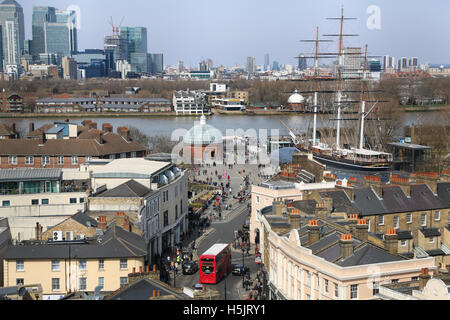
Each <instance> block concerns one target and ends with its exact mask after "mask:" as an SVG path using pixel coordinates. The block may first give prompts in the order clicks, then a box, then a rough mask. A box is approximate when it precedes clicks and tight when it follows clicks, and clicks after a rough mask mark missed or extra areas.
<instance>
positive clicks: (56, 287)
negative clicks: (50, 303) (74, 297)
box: [52, 278, 60, 291]
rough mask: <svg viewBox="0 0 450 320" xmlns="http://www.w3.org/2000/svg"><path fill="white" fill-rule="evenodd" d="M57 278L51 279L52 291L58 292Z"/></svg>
mask: <svg viewBox="0 0 450 320" xmlns="http://www.w3.org/2000/svg"><path fill="white" fill-rule="evenodd" d="M59 289H60V287H59V278H52V290H53V291H59Z"/></svg>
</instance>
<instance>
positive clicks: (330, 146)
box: [281, 7, 393, 171]
mask: <svg viewBox="0 0 450 320" xmlns="http://www.w3.org/2000/svg"><path fill="white" fill-rule="evenodd" d="M341 11H342V12H341V17H340V18H328V19H330V20H339V21H340V32H339V34H330V35H324V36H330V37H332V36H334V37H338V38H339V48H338V52H337V53H321V52H319V43H320V42H332V41H333V40H319V28H317V31H316V38H315V39H314V40H302V41H303V42H314V43H315V54H314V55H313V56H311V57H308V58H313V59H314V89H313V90H311V91H300V92H301V93H303V94H313V95H314V100H313V101H314V102H313V106H312V107H313V110H314V120H313V123H314V124H313V133H312V140H310V139H309V133H307V134H306V135H303V136H302V135H298V134H295V133H294V132H293V131H292V130H291V129H290V128H289V127H288V126H287V125H286V124H285V123H284V122H282V121H281V123H282V124H283V125H284V126H285V127H286V128H287V130H288V131H289V135H290V136H291V139H292V140H293V142H294V144H295V145H296V147H297V148H298V149H300V150H301V151H305V152H308V153H312V155H313V158H314V159H315V160H317V161H319V162H320V163H323V164H325V165H329V166H331V167H337V168H344V169H350V170H358V171H389V170H391V168H392V163H393V156H392V154H390V153H386V152H382V151H378V150H372V149H370V146H369V145H368V144H367V143H365V140H366V139H365V123H366V121H367V120H373V119H367V117H368V115H369V114H371V113H372V111H373V110H376V109H375V108H377V106H378V104H379V103H380V102H383V101H380V100H374V101H371V100H369V99H368V95H369V93H370V92H375V91H371V90H369V88H368V82H369V81H370V79H369V77H368V75H369V72H368V63H367V59H368V52H367V50H368V49H367V48H368V47H367V45H366V46H365V52H364V55H363V56H362V53H361V50H359V52H358V50H348V48H347V50H345V49H344V45H343V39H344V37H351V36H357V35H354V34H344V33H343V26H344V21H345V20H353V19H354V18H346V17H344V8H343V7H342V10H341ZM350 49H351V48H350ZM344 57H351V59H353V61H359V62H361V60H362V59H364V66H363V68H362V69H361V68H360V66H357V67H356V68H354V69H350V68H348V66H345V65H344ZM324 58H336V59H337V62H336V89H334V90H319V82H320V79H319V59H324ZM347 60H348V59H347ZM355 81H357V84H360V88H361V89H360V90H354V89H348V87H351V88H354V87H355ZM349 82H352V85H351V86H347V84H348V83H349ZM319 94H323V95H326V94H331V95H332V99H331V100H332V109H333V112H334V113H335V114H336V116H337V118H336V119H332V120H333V121H336V140H335V141H336V142H335V143H334V142H333V143H325V142H324V141H322V139H320V140H318V139H317V117H318V114H319V109H322V110H321V112H320V114H324V113H325V112H324V110H323V108H321V106H320V105H319ZM355 94H356V95H358V96H359V97H358V99H354V98H350V96H351V95H355ZM369 103H370V104H372V105H371V106H370V107H369V108H367V106H368V104H369ZM355 105H356V106H359V110H358V111H357V114H358V115H359V117H358V118H356V119H343V118H342V114H343V113H344V110H345V111H347V110H348V109H349V108H350V106H352V107H354V106H355ZM344 120H354V121H357V122H358V123H359V126H358V129H359V130H358V131H359V132H358V134H356V135H355V139H354V140H355V142H354V145H355V146H353V147H352V146H351V145H350V144H348V143H347V144H343V143H342V140H341V134H342V133H341V129H342V128H341V126H342V123H343V121H344Z"/></svg>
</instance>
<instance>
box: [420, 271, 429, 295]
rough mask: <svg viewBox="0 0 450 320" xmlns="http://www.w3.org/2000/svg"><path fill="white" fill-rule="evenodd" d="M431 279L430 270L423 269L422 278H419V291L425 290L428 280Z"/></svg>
mask: <svg viewBox="0 0 450 320" xmlns="http://www.w3.org/2000/svg"><path fill="white" fill-rule="evenodd" d="M430 279H431V276H430V275H429V274H428V268H423V269H422V271H421V273H420V276H419V290H420V291H422V290H423V288H425V286H426V285H427V283H428V280H430Z"/></svg>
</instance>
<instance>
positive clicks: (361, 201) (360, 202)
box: [353, 188, 387, 216]
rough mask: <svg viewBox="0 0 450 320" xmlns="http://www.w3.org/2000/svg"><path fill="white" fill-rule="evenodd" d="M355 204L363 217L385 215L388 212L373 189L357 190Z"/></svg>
mask: <svg viewBox="0 0 450 320" xmlns="http://www.w3.org/2000/svg"><path fill="white" fill-rule="evenodd" d="M353 204H354V205H355V207H356V208H358V211H359V212H360V215H362V216H366V215H377V214H385V213H386V211H387V210H386V208H385V207H384V204H383V201H381V200H380V199H379V198H378V195H377V194H376V193H375V191H374V190H373V189H372V188H362V189H355V191H354V202H353Z"/></svg>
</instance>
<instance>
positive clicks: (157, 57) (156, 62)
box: [150, 53, 164, 74]
mask: <svg viewBox="0 0 450 320" xmlns="http://www.w3.org/2000/svg"><path fill="white" fill-rule="evenodd" d="M150 57H151V61H152V68H151V73H152V74H156V73H163V71H164V57H163V54H162V53H152V54H150Z"/></svg>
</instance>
